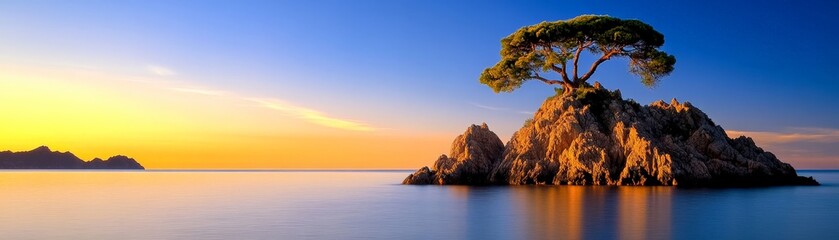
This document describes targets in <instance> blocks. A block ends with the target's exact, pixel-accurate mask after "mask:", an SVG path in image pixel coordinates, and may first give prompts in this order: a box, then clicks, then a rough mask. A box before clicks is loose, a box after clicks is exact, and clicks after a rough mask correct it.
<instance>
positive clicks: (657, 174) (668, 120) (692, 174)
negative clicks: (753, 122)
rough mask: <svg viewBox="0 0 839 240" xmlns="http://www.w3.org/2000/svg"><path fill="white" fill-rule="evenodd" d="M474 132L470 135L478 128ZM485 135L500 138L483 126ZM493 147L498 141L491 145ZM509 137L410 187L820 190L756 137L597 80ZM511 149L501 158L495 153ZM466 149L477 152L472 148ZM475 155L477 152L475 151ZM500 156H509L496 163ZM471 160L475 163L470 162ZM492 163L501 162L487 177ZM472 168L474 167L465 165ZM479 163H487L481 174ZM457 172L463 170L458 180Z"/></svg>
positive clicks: (554, 102) (441, 166) (421, 176)
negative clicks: (625, 94)
mask: <svg viewBox="0 0 839 240" xmlns="http://www.w3.org/2000/svg"><path fill="white" fill-rule="evenodd" d="M475 128H476V126H472V127H470V129H469V130H467V133H465V134H464V135H461V136H460V137H458V139H460V138H462V137H463V136H468V135H469V133H470V132H472V131H475V130H473V129H475ZM480 131H481V135H482V136H487V137H489V136H495V134H493V133H492V132H491V131H489V129H488V128H486V127H485V125H484V126H482V127H481V128H480ZM486 142H490V145H488V146H485V145H482V144H485V143H486ZM499 142H500V140H497V137H496V139H495V140H492V141H489V140H487V141H481V142H477V141H476V142H462V141H458V140H455V142H454V143H453V145H452V155H453V156H455V155H454V154H455V152H456V151H455V149H480V150H483V151H481V152H479V154H480V157H471V158H467V157H464V158H453V159H452V158H447V157H445V156H441V158H440V159H438V160H437V162H436V163H435V167H434V169H428V168H427V167H426V168H423V169H420V170H419V171H417V172H416V173H414V174H412V175H411V176H409V177H408V178H406V179H405V181H404V182H403V183H405V184H513V185H519V184H554V185H560V184H562V185H564V184H568V185H679V186H753V185H786V184H794V185H817V184H818V183H817V182H816V181H815V180H813V179H812V178H803V177H799V176H797V174H796V172H795V169H793V167H792V166H790V165H789V164H787V163H784V162H781V161H780V160H778V159H777V158H776V157H775V155H773V154H772V153H769V152H766V151H763V149H761V148H759V147H757V146H756V145H755V143H754V141H752V139H751V138H748V137H744V136H740V137H737V138H735V139H732V138H729V137H728V136H727V135H726V132H725V131H724V130H723V129H722V128H721V127H720V126H718V125H716V124H714V122H713V121H711V119H710V118H708V116H706V115H705V113H703V112H702V111H700V110H699V109H697V108H696V107H694V106H693V105H691V104H690V103H688V102H685V103H679V102H678V101H677V100H676V99H673V100H672V101H671V102H670V103H665V102H663V101H657V102H654V103H652V104H650V105H649V106H641V105H640V104H638V103H635V102H634V101H631V100H629V101H626V100H623V99H622V98H621V95H620V92H619V91H614V92H610V91H608V90H605V89H603V88H602V87H600V86H599V84H596V85H595V87H593V88H591V89H588V91H582V92H578V94H577V95H575V96H570V95H565V96H562V95H558V96H554V97H551V98H549V99H547V100H546V101H545V102H544V104H543V105H542V107H541V108H539V110H538V111H537V112H536V113H535V114H534V116H533V119H532V120H530V121H528V122H527V123H526V124H525V126H523V127H522V128H521V129H520V130H519V131H517V132H516V133H515V134H514V135H513V137H512V139H511V140H510V141H509V142H508V143H507V145H506V147H504V148H503V151H500V150H497V148H496V147H497V145H495V143H499ZM497 152H502V153H500V154H499V155H490V154H494V153H497ZM466 153H472V152H471V151H466ZM466 155H469V154H466ZM496 159H500V160H498V161H496ZM471 161H476V162H474V163H471ZM486 163H496V164H495V165H493V166H492V167H490V168H491V169H492V170H491V171H489V172H487V171H485V170H486V169H487V168H484V166H486ZM461 166H469V167H461ZM475 166H481V167H480V168H478V167H475ZM452 173H454V174H452Z"/></svg>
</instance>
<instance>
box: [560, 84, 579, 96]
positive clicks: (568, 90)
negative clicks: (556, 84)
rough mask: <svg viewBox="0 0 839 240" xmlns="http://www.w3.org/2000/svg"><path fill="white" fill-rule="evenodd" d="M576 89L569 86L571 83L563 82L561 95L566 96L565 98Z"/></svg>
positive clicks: (571, 85)
mask: <svg viewBox="0 0 839 240" xmlns="http://www.w3.org/2000/svg"><path fill="white" fill-rule="evenodd" d="M576 89H577V88H576V87H574V85H573V84H571V83H568V82H563V83H562V95H566V96H567V95H571V94H573V93H574V90H576Z"/></svg>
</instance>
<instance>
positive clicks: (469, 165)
mask: <svg viewBox="0 0 839 240" xmlns="http://www.w3.org/2000/svg"><path fill="white" fill-rule="evenodd" d="M503 153H504V143H503V142H501V139H500V138H498V135H495V133H493V132H492V131H490V130H489V127H487V125H486V123H484V124H482V125H481V126H477V125H472V126H470V127H469V128H468V129H466V132H464V133H463V134H462V135H460V136H457V138H455V139H454V142H452V149H451V151H450V153H449V156H446V155H442V156H440V157H439V158H438V159H437V161H436V162H434V170H431V169H429V168H428V167H423V168H421V169H420V170H418V171H417V172H416V173H414V174H411V175H410V176H408V177H407V178H405V180H404V181H403V182H402V183H403V184H489V183H490V182H489V174H490V173H491V172H492V171H493V169H494V168H495V167H496V166H497V165H498V163H499V162H500V161H501V156H502V154H503Z"/></svg>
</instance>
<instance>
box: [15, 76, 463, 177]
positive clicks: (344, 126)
mask: <svg viewBox="0 0 839 240" xmlns="http://www.w3.org/2000/svg"><path fill="white" fill-rule="evenodd" d="M0 70H2V71H0V72H2V73H0V108H2V109H3V110H4V112H6V114H4V117H3V118H0V132H2V133H3V134H0V143H2V149H0V150H12V151H25V150H31V149H33V148H35V147H37V146H41V145H46V146H49V147H50V148H51V149H53V150H54V151H62V152H63V151H70V152H73V153H74V154H76V155H77V156H78V157H80V158H82V159H84V160H90V159H92V158H94V157H99V158H107V157H110V156H113V155H117V154H121V155H127V156H129V157H132V158H135V159H137V161H139V162H140V163H141V164H143V166H145V167H146V168H148V169H284V168H291V169H307V168H311V169H318V168H350V169H404V168H415V167H416V166H419V165H427V164H429V163H430V162H432V161H433V159H434V158H435V157H436V156H438V155H439V154H440V153H442V152H443V151H444V150H447V149H448V144H450V141H451V139H450V138H451V136H443V135H442V134H441V135H439V136H435V135H431V134H422V133H404V132H397V131H380V130H377V129H376V128H375V127H373V126H369V125H366V124H364V123H359V122H354V121H350V120H344V119H339V118H335V117H331V116H328V115H327V114H325V113H322V112H318V111H315V110H312V109H307V108H303V107H299V106H296V105H293V104H290V103H287V102H283V101H280V100H273V99H264V98H249V97H246V96H238V95H234V94H232V93H226V92H222V91H213V90H206V89H200V88H186V87H181V86H178V85H176V82H174V81H164V80H156V79H143V78H138V77H124V76H112V75H107V74H102V73H98V72H93V71H78V70H44V69H29V68H21V67H14V66H12V67H10V66H0ZM249 99H259V102H254V101H253V100H249Z"/></svg>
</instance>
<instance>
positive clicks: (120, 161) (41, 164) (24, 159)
mask: <svg viewBox="0 0 839 240" xmlns="http://www.w3.org/2000/svg"><path fill="white" fill-rule="evenodd" d="M0 169H140V170H142V169H145V168H143V166H142V165H140V163H138V162H137V161H135V160H134V159H132V158H129V157H126V156H122V155H117V156H113V157H111V158H108V160H102V159H99V158H95V159H93V160H91V161H88V162H86V161H83V160H81V159H79V158H78V157H76V155H74V154H72V153H70V152H57V151H52V150H50V149H49V148H48V147H46V146H41V147H38V148H35V149H33V150H31V151H23V152H11V151H4V152H0Z"/></svg>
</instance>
